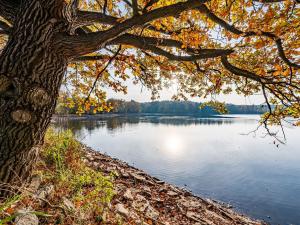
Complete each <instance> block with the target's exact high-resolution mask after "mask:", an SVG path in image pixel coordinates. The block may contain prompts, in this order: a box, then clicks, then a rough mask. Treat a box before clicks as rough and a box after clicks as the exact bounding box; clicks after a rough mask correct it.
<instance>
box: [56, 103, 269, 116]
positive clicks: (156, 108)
mask: <svg viewBox="0 0 300 225" xmlns="http://www.w3.org/2000/svg"><path fill="white" fill-rule="evenodd" d="M108 103H109V104H110V105H111V106H112V109H111V111H110V112H101V113H102V114H108V113H117V114H170V115H196V116H209V115H217V114H220V113H219V112H218V111H217V110H215V109H214V108H213V107H211V106H204V107H200V106H201V103H198V102H192V101H153V102H142V103H140V102H136V101H133V100H131V101H125V100H120V99H109V100H108ZM225 106H226V110H227V113H229V114H263V113H265V112H266V111H267V107H266V105H234V104H226V105H225ZM76 112H77V108H76V106H75V107H73V108H68V107H66V106H64V105H62V104H59V105H58V107H57V110H56V113H57V114H76ZM88 114H93V113H92V109H91V110H90V113H88Z"/></svg>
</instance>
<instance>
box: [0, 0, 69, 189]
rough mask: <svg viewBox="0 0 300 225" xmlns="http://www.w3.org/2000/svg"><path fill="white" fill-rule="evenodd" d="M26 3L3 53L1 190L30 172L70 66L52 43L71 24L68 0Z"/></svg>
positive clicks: (21, 181) (0, 58) (0, 82)
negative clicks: (68, 15) (68, 13)
mask: <svg viewBox="0 0 300 225" xmlns="http://www.w3.org/2000/svg"><path fill="white" fill-rule="evenodd" d="M22 2H23V3H22V4H21V6H20V8H19V11H18V13H17V15H15V20H14V24H13V28H12V31H11V34H10V38H9V40H8V43H7V45H6V47H5V49H4V50H3V51H2V53H1V55H0V190H1V189H3V187H4V186H6V185H8V186H15V187H20V185H22V184H24V183H25V182H26V180H27V179H28V178H29V177H30V174H31V171H32V168H33V165H34V164H35V161H36V158H37V154H38V149H39V146H40V145H41V144H42V143H43V138H44V135H45V131H46V129H47V127H48V125H49V123H50V121H51V116H52V114H53V113H54V110H55V106H56V99H57V97H58V93H59V88H60V84H61V81H62V78H63V76H64V73H65V71H66V68H67V57H66V56H65V55H64V54H63V53H62V52H60V49H59V48H58V47H57V46H54V45H53V44H52V43H53V39H54V36H55V34H57V33H60V32H67V31H68V29H69V28H68V25H69V24H68V23H67V22H66V21H67V20H66V19H65V18H66V15H65V12H66V11H65V5H64V4H65V3H64V1H61V0H25V1H22ZM4 189H6V188H4ZM0 193H2V195H7V192H6V191H5V192H3V191H0Z"/></svg>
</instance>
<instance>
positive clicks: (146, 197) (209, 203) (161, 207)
mask: <svg viewBox="0 0 300 225" xmlns="http://www.w3.org/2000/svg"><path fill="white" fill-rule="evenodd" d="M82 149H83V152H84V162H85V163H86V164H87V165H88V166H89V167H91V168H93V169H95V170H97V171H101V172H102V173H103V174H111V173H114V174H116V178H115V181H114V182H115V191H116V195H115V197H114V198H113V200H112V202H111V204H112V206H111V207H112V208H113V210H114V212H115V213H116V214H118V215H120V216H121V217H122V218H123V221H124V222H126V223H124V224H144V225H147V224H162V225H175V224H176V225H177V224H178V225H179V224H180V225H206V224H208V225H233V224H245V225H246V224H247V225H248V224H249V225H266V224H267V223H265V222H263V221H259V220H255V219H251V218H250V217H248V216H246V215H243V214H241V213H239V212H236V211H235V210H234V209H232V207H230V206H227V205H226V204H225V203H220V202H218V201H215V200H211V199H206V198H202V197H199V196H196V195H194V194H193V193H191V192H189V191H188V190H185V189H181V188H178V187H176V186H174V185H171V184H168V183H166V182H164V181H161V180H159V179H157V178H155V177H153V176H150V175H148V174H147V173H146V172H144V171H143V170H140V169H137V168H135V167H133V166H130V165H128V164H127V163H126V162H123V161H121V160H119V159H116V158H112V157H110V156H108V155H106V154H102V153H100V152H98V151H96V150H94V149H92V148H90V147H88V146H86V145H84V144H82Z"/></svg>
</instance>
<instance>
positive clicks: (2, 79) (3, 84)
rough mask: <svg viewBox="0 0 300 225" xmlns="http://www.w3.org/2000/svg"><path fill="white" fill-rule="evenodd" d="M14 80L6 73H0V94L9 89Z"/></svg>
mask: <svg viewBox="0 0 300 225" xmlns="http://www.w3.org/2000/svg"><path fill="white" fill-rule="evenodd" d="M11 85H12V82H11V80H10V79H8V78H7V77H6V76H4V75H0V94H1V93H4V92H6V91H8V90H9V88H10V86H11Z"/></svg>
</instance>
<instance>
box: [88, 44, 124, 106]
mask: <svg viewBox="0 0 300 225" xmlns="http://www.w3.org/2000/svg"><path fill="white" fill-rule="evenodd" d="M121 48H122V46H121V45H120V46H119V48H118V50H117V51H116V53H115V54H114V55H113V56H112V57H111V58H110V59H109V61H108V63H107V64H106V65H105V67H104V68H103V69H102V70H101V71H100V72H99V73H98V74H97V77H96V79H95V81H94V83H93V86H92V88H91V90H90V92H89V94H88V96H87V98H86V99H85V103H86V101H87V100H88V99H89V98H90V96H91V94H92V92H93V90H94V89H95V87H96V84H97V82H98V80H99V78H100V76H101V75H102V73H103V72H104V71H105V70H106V69H107V68H108V66H109V65H110V64H111V63H112V62H113V61H114V59H115V58H116V57H117V56H118V54H119V52H120V51H121Z"/></svg>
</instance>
